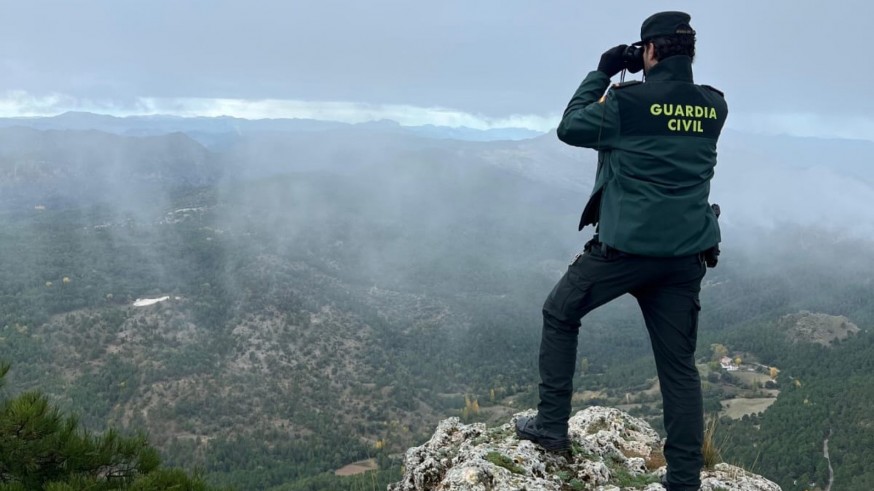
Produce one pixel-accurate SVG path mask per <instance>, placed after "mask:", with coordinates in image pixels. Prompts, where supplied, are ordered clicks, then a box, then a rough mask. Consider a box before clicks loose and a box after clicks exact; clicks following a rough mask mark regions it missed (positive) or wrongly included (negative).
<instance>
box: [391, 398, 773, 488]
mask: <svg viewBox="0 0 874 491" xmlns="http://www.w3.org/2000/svg"><path fill="white" fill-rule="evenodd" d="M531 414H534V411H526V412H523V413H519V414H516V415H515V416H514V417H513V420H512V421H510V422H509V423H507V424H504V425H502V426H498V427H495V428H486V426H485V425H484V424H482V423H474V424H470V425H466V424H462V423H461V422H460V421H459V419H458V418H449V419H447V420H444V421H443V422H441V423H440V424H439V425H438V426H437V430H436V431H435V432H434V435H433V436H432V437H431V439H430V440H428V442H427V443H425V444H424V445H422V446H419V447H414V448H411V449H409V450H407V452H406V455H405V457H404V476H403V479H402V480H401V481H400V482H397V483H395V484H392V485H389V487H388V490H389V491H432V490H433V491H502V490H507V491H510V490H526V491H562V490H568V489H579V490H592V491H664V488H663V487H662V486H661V485H660V484H658V482H659V478H660V477H661V476H662V475H664V473H665V468H664V466H663V462H664V460H663V457H662V456H661V446H662V442H661V440H660V438H659V436H658V433H656V432H655V430H653V429H652V428H651V427H650V426H649V424H648V423H646V422H645V421H643V420H642V419H638V418H634V417H632V416H630V415H628V414H626V413H624V412H622V411H620V410H618V409H613V408H605V407H590V408H586V409H584V410H582V411H580V412H578V413H577V414H576V415H574V416H573V417H572V418H571V419H570V421H569V427H570V428H569V435H570V438H571V441H572V442H573V444H574V445H573V446H574V448H573V450H572V452H571V454H570V455H568V456H561V455H558V454H554V453H550V452H546V451H544V450H543V449H542V448H541V447H540V446H538V445H535V444H533V443H531V442H529V441H525V440H519V439H518V438H517V437H516V435H515V431H514V422H515V420H516V419H517V418H519V417H522V416H528V415H531ZM622 479H624V480H626V482H627V480H628V479H635V481H636V482H637V483H638V484H637V487H628V486H625V487H622V486H620V482H621V481H620V480H622ZM701 479H702V484H701V490H702V491H781V490H780V487H779V486H777V485H776V484H774V483H773V482H771V481H768V480H767V479H765V478H763V477H761V476H757V475H755V474H751V473H748V472H746V471H744V470H743V469H740V468H738V467H734V466H731V465H728V464H718V465H717V466H716V467H715V469H712V470H705V471H704V472H702V474H701Z"/></svg>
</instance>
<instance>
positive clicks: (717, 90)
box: [702, 85, 725, 97]
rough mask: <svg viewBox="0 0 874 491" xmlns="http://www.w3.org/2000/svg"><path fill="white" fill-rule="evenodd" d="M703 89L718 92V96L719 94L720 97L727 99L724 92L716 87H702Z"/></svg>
mask: <svg viewBox="0 0 874 491" xmlns="http://www.w3.org/2000/svg"><path fill="white" fill-rule="evenodd" d="M702 87H706V88H708V89H710V90H712V91H713V92H716V93H717V94H719V96H720V97H725V94H723V93H722V91H721V90H719V89H717V88H716V87H712V86H710V85H702Z"/></svg>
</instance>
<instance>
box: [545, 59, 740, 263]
mask: <svg viewBox="0 0 874 491" xmlns="http://www.w3.org/2000/svg"><path fill="white" fill-rule="evenodd" d="M609 85H610V78H609V77H607V75H605V74H604V73H602V72H599V71H594V72H591V73H589V75H588V76H587V77H586V79H585V80H583V83H582V84H581V85H580V88H579V89H577V92H576V94H574V97H573V98H572V99H571V101H570V103H569V104H568V107H567V109H566V110H565V112H564V117H563V118H562V121H561V124H559V126H558V138H559V139H560V140H561V141H563V142H565V143H567V144H569V145H575V146H578V147H586V148H593V149H596V150H598V171H597V175H596V179H595V188H594V190H593V192H592V195H591V197H590V198H589V202H588V204H586V208H585V210H584V211H583V216H582V219H581V220H580V230H582V228H583V227H584V226H586V225H590V224H595V223H597V224H598V235H599V237H600V240H601V242H603V243H605V244H607V245H609V246H611V247H614V248H616V249H618V250H620V251H624V252H628V253H632V254H641V255H646V256H683V255H687V254H695V253H698V252H701V251H704V250H707V249H709V248H710V247H712V246H714V245H716V244H717V243H719V241H720V235H719V225H718V224H717V222H716V216H715V215H714V213H713V211H712V210H711V208H710V204H709V202H708V199H709V196H710V179H711V178H712V177H713V168H714V166H716V141H717V140H718V139H719V134H720V132H721V131H722V126H723V124H724V123H725V118H726V116H727V115H728V106H727V105H726V103H725V99H723V97H722V93H721V92H719V91H718V90H716V89H714V88H712V87H708V86H706V85H695V84H694V83H693V80H692V61H691V59H690V58H689V57H687V56H672V57H670V58H667V59H665V60H663V61H661V62H659V63H658V64H657V65H656V66H654V67H653V68H652V69H650V70H649V73H648V74H647V76H646V82H643V83H640V82H629V83H626V84H620V85H614V86H613V88H612V89H611V90H610V91H609V92H607V94H606V95H605V96H603V97H602V95H603V94H604V91H605V90H606V89H607V87H608V86H609Z"/></svg>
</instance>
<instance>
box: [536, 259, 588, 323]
mask: <svg viewBox="0 0 874 491" xmlns="http://www.w3.org/2000/svg"><path fill="white" fill-rule="evenodd" d="M581 280H582V278H580V276H579V275H577V274H575V273H573V272H572V271H571V270H570V269H569V270H568V272H567V273H565V275H564V276H562V278H561V279H560V280H559V281H558V283H557V284H556V285H555V287H554V288H553V289H552V291H551V292H550V293H549V296H548V297H546V301H545V302H544V303H543V313H544V314H546V315H549V316H551V317H553V318H555V319H557V320H559V321H561V322H562V323H564V324H568V323H570V324H575V325H578V324H579V321H580V318H582V310H581V309H582V305H583V299H584V298H585V297H586V295H588V292H589V290H590V288H591V284H589V283H588V282H585V281H581Z"/></svg>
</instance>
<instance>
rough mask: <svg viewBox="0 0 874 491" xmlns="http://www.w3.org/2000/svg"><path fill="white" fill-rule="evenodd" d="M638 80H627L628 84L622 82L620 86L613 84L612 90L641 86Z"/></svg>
mask: <svg viewBox="0 0 874 491" xmlns="http://www.w3.org/2000/svg"><path fill="white" fill-rule="evenodd" d="M642 83H643V82H641V81H640V80H629V81H628V82H622V83H621V84H613V90H619V89H624V88H626V87H631V86H633V85H639V84H642Z"/></svg>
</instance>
